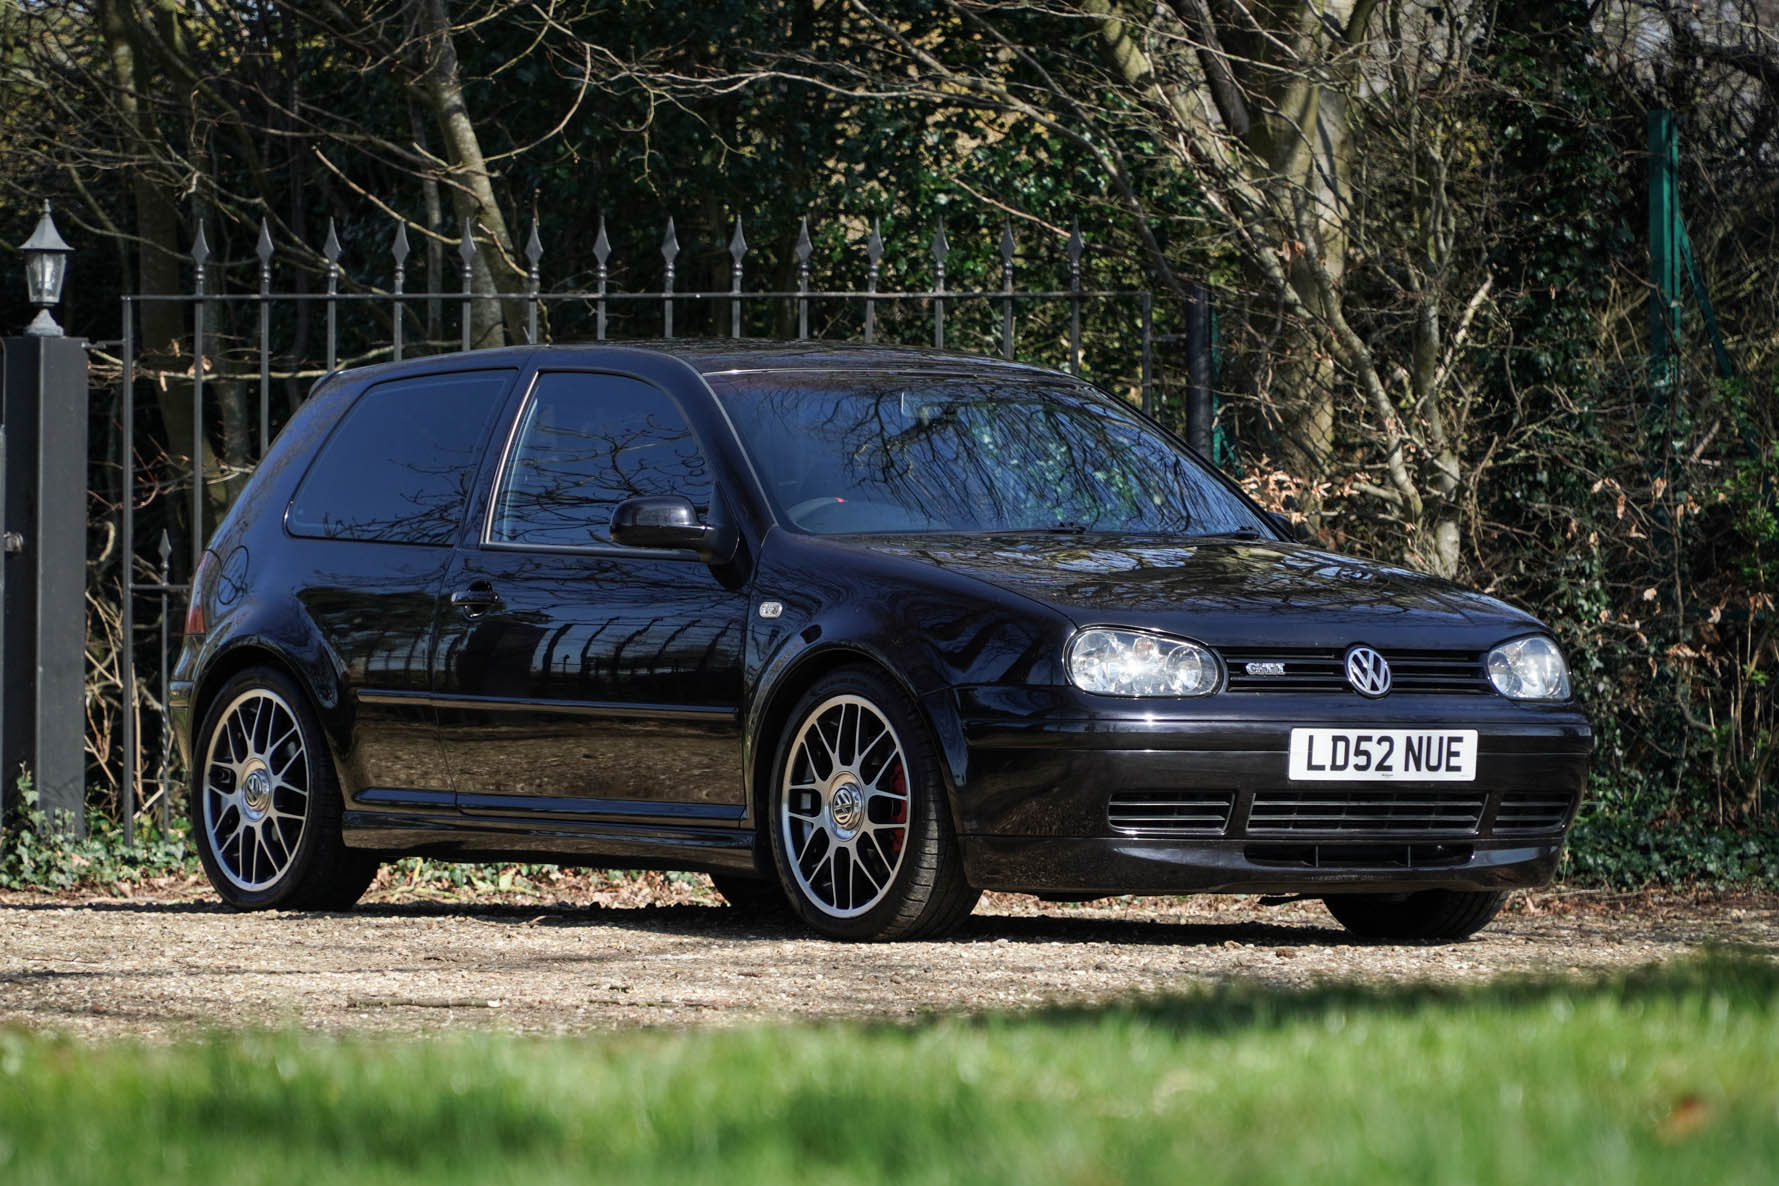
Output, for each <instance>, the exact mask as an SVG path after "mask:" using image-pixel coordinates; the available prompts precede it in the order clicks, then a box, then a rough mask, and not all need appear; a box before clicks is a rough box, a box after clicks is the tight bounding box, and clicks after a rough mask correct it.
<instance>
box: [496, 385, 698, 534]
mask: <svg viewBox="0 0 1779 1186" xmlns="http://www.w3.org/2000/svg"><path fill="white" fill-rule="evenodd" d="M673 494H677V495H680V496H682V497H685V498H689V499H691V500H692V504H693V505H694V506H696V507H697V508H698V511H699V513H700V515H703V514H705V513H707V512H708V510H709V507H710V496H711V477H710V469H709V467H708V466H707V465H706V464H705V459H704V454H703V452H702V451H701V450H700V449H699V447H698V442H697V439H696V438H695V437H693V435H692V430H691V428H689V427H688V426H687V424H686V421H685V417H684V416H682V415H680V411H679V408H678V407H676V406H675V405H674V403H673V401H672V400H671V399H669V398H668V396H667V393H666V392H664V391H662V390H661V389H660V388H659V387H656V386H654V385H653V384H650V383H645V382H643V381H642V380H640V379H631V378H626V377H624V376H620V375H600V374H588V373H580V372H560V373H545V374H542V375H539V376H538V379H537V384H536V386H535V387H534V388H533V389H532V393H531V399H530V400H529V401H528V403H527V404H526V407H525V412H524V415H523V417H522V418H521V420H520V423H519V429H518V432H517V433H516V434H515V435H514V438H513V445H512V450H511V453H510V455H509V456H508V458H507V463H506V469H505V472H504V473H502V474H501V478H500V485H499V488H498V489H497V490H496V492H495V496H494V509H493V514H492V516H491V518H490V521H489V531H488V538H489V540H490V541H491V542H493V543H499V544H516V545H522V546H526V547H551V548H563V547H567V548H584V547H588V546H590V545H601V544H610V543H611V538H612V537H611V519H612V511H613V509H614V508H616V507H617V505H618V504H619V503H621V502H623V501H624V500H625V499H627V498H639V497H643V496H647V495H673Z"/></svg>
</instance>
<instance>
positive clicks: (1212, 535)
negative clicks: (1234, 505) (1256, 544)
mask: <svg viewBox="0 0 1779 1186" xmlns="http://www.w3.org/2000/svg"><path fill="white" fill-rule="evenodd" d="M1192 538H1193V539H1265V538H1266V537H1265V536H1263V535H1261V534H1260V532H1259V531H1257V530H1255V529H1254V528H1252V527H1238V528H1236V529H1235V530H1234V531H1207V532H1205V533H1204V534H1203V535H1195V536H1193V537H1192Z"/></svg>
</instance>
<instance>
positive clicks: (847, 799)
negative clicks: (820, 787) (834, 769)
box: [828, 782, 865, 838]
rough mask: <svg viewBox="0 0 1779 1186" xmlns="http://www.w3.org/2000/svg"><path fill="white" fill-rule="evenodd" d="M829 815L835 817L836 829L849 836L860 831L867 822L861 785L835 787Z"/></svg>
mask: <svg viewBox="0 0 1779 1186" xmlns="http://www.w3.org/2000/svg"><path fill="white" fill-rule="evenodd" d="M828 813H829V814H830V815H832V816H833V817H834V827H835V828H836V829H838V830H839V831H841V832H843V833H845V834H846V835H847V836H850V835H852V833H854V832H856V831H858V830H859V825H860V824H862V823H864V822H865V795H864V792H862V791H861V790H860V789H859V784H858V783H856V782H843V783H841V784H840V785H839V786H837V787H835V788H834V793H833V794H832V795H831V796H830V797H829V799H828ZM843 838H844V837H843Z"/></svg>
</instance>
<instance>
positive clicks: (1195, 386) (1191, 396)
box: [1186, 280, 1215, 464]
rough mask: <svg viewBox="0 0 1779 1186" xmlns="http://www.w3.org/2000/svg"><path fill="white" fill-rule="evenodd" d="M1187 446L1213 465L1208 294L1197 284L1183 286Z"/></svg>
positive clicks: (1209, 301) (1201, 285)
mask: <svg viewBox="0 0 1779 1186" xmlns="http://www.w3.org/2000/svg"><path fill="white" fill-rule="evenodd" d="M1186 302H1187V303H1186V443H1187V444H1188V445H1191V446H1192V447H1193V448H1194V449H1196V450H1197V451H1198V453H1199V455H1200V456H1202V457H1203V458H1204V459H1205V460H1207V461H1210V462H1212V463H1213V464H1215V455H1214V452H1213V450H1212V436H1211V431H1212V425H1211V421H1212V419H1213V409H1212V406H1211V294H1210V290H1209V289H1207V288H1206V287H1205V286H1204V285H1203V284H1201V283H1200V282H1199V281H1197V280H1194V281H1192V282H1191V283H1189V284H1188V285H1187V286H1186Z"/></svg>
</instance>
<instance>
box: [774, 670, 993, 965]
mask: <svg viewBox="0 0 1779 1186" xmlns="http://www.w3.org/2000/svg"><path fill="white" fill-rule="evenodd" d="M767 823H768V827H769V829H770V831H771V835H772V858H773V862H774V864H775V865H776V866H777V869H778V875H779V881H780V882H781V884H782V885H783V886H784V892H785V896H786V897H787V898H788V899H789V900H790V905H791V908H792V909H793V910H794V911H795V912H796V913H797V915H798V917H800V918H801V919H803V921H804V922H806V923H808V924H809V925H810V926H811V927H813V928H814V929H815V930H817V931H820V932H821V933H822V934H824V935H827V936H830V937H831V938H835V939H865V940H884V939H930V938H935V937H937V936H940V935H943V934H945V933H946V932H947V931H950V930H952V929H953V928H955V927H956V926H957V925H958V924H959V923H961V922H962V921H963V920H964V919H965V918H968V917H969V915H970V911H971V910H973V909H975V907H976V899H977V898H979V897H980V896H981V892H980V891H979V890H976V889H973V888H971V887H970V885H969V884H968V883H967V882H965V880H964V874H963V862H962V860H961V859H960V858H959V856H958V851H957V836H956V834H955V832H954V830H953V828H952V824H951V812H950V809H949V806H948V804H947V801H946V794H945V783H944V780H943V779H942V778H941V776H940V770H939V761H938V757H937V755H936V753H935V750H934V747H933V743H932V741H931V739H930V738H929V736H928V733H927V728H926V725H925V723H924V722H923V721H922V720H921V718H920V716H919V714H918V712H917V711H916V709H915V706H914V704H913V702H912V701H910V700H909V698H908V697H907V696H906V695H905V694H904V693H903V692H902V691H901V689H899V688H897V687H896V686H895V685H893V684H891V683H890V682H889V681H888V680H887V679H885V678H884V677H883V676H881V675H879V674H877V673H876V672H875V671H873V670H871V669H869V668H862V667H849V668H843V669H841V670H839V671H836V672H833V673H831V674H829V675H827V676H825V677H823V678H822V679H820V680H818V681H816V683H815V684H814V686H812V687H811V688H810V689H809V691H808V692H806V693H805V694H804V695H803V698H802V699H801V700H800V701H799V702H798V703H797V706H796V708H795V709H794V710H793V711H792V713H791V716H790V724H789V725H788V727H787V728H786V729H785V734H784V736H783V738H781V739H780V743H779V750H778V760H777V762H776V763H775V764H774V766H773V774H772V786H771V802H770V804H769V808H768V813H767Z"/></svg>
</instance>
